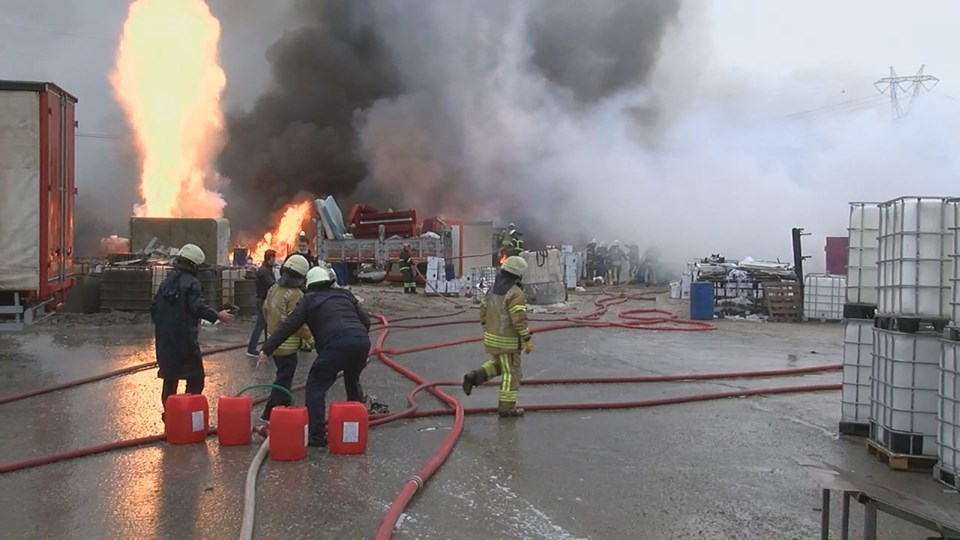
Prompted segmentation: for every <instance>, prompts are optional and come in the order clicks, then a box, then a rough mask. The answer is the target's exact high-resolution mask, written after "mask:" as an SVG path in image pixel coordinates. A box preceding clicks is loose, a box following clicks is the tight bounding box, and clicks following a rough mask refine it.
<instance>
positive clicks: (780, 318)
mask: <svg viewBox="0 0 960 540" xmlns="http://www.w3.org/2000/svg"><path fill="white" fill-rule="evenodd" d="M763 300H764V304H766V308H767V315H768V316H769V319H768V320H770V321H772V322H796V321H798V320H800V313H801V312H802V311H803V296H802V295H801V294H800V284H799V283H797V282H795V281H781V282H769V283H764V284H763Z"/></svg>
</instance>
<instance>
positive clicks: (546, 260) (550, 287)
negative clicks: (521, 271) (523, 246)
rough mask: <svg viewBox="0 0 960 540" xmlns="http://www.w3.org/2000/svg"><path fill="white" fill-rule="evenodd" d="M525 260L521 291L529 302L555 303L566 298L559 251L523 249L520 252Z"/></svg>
mask: <svg viewBox="0 0 960 540" xmlns="http://www.w3.org/2000/svg"><path fill="white" fill-rule="evenodd" d="M520 256H521V257H523V259H524V260H525V261H527V274H526V275H525V276H524V277H523V291H524V293H526V295H527V302H528V303H530V304H541V305H543V304H557V303H560V302H563V301H564V300H566V298H567V288H566V287H565V286H564V283H563V264H562V263H561V260H560V251H559V250H556V249H548V250H545V251H524V252H523V253H521V254H520Z"/></svg>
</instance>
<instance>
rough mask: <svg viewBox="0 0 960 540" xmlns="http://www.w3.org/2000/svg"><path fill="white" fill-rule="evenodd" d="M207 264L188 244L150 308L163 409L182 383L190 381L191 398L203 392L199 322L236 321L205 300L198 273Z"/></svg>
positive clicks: (188, 384) (201, 255)
mask: <svg viewBox="0 0 960 540" xmlns="http://www.w3.org/2000/svg"><path fill="white" fill-rule="evenodd" d="M204 260H206V255H204V253H203V250H202V249H200V248H199V247H198V246H196V245H194V244H187V245H185V246H183V247H182V248H180V252H179V253H178V255H177V258H176V260H175V261H174V263H173V271H172V272H170V273H169V274H167V277H166V278H165V279H164V280H163V283H161V284H160V287H159V289H157V293H156V295H154V297H153V303H152V304H151V305H150V319H151V320H152V321H153V324H154V332H155V339H156V347H155V348H156V354H157V366H158V367H159V370H158V371H157V378H159V379H163V390H162V393H161V394H160V399H161V401H162V402H163V404H164V407H166V404H167V397H168V396H170V395H173V394H176V393H177V390H178V386H179V385H180V381H181V380H186V381H187V388H186V391H187V393H188V394H200V393H202V392H203V383H204V379H205V377H206V376H205V373H204V371H203V359H202V358H201V356H200V319H204V320H206V321H207V322H210V323H214V322H217V321H220V322H224V323H229V322H232V321H233V315H231V314H230V312H229V311H226V310H224V311H221V312H219V313H217V312H216V311H214V310H213V309H211V308H210V306H208V305H207V301H206V299H205V298H204V297H203V290H202V289H201V287H200V281H199V280H198V279H197V272H198V271H199V267H200V265H201V264H203V262H204ZM162 417H163V416H161V418H162Z"/></svg>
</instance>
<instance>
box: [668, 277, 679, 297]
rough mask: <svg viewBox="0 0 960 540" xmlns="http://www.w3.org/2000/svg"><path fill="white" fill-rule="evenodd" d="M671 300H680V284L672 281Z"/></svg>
mask: <svg viewBox="0 0 960 540" xmlns="http://www.w3.org/2000/svg"><path fill="white" fill-rule="evenodd" d="M670 298H673V299H675V300H676V299H678V298H680V282H679V281H671V282H670Z"/></svg>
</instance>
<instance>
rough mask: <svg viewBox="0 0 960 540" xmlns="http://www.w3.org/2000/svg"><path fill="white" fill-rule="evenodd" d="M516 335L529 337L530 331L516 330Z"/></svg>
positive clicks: (526, 329)
mask: <svg viewBox="0 0 960 540" xmlns="http://www.w3.org/2000/svg"><path fill="white" fill-rule="evenodd" d="M517 333H518V334H520V337H523V336H528V335H530V329H529V328H524V329H523V330H517Z"/></svg>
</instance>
